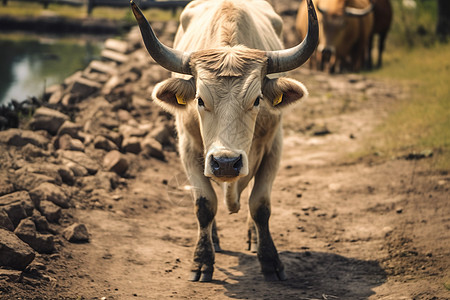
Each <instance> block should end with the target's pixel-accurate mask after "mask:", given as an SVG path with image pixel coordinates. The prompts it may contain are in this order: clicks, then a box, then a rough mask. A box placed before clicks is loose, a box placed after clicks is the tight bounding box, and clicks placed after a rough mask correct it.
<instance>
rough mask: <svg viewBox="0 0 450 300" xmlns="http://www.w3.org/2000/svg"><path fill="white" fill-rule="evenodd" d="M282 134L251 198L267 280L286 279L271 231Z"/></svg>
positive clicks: (263, 165) (260, 171)
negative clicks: (273, 189)
mask: <svg viewBox="0 0 450 300" xmlns="http://www.w3.org/2000/svg"><path fill="white" fill-rule="evenodd" d="M281 144H282V141H281V134H280V135H278V138H277V141H274V146H273V147H272V149H271V151H270V152H269V153H267V154H266V155H265V156H264V158H263V161H262V162H261V165H260V167H259V169H258V171H257V173H256V176H255V185H254V187H253V190H252V193H251V195H250V199H249V206H250V214H251V217H252V219H253V221H254V222H255V225H256V233H257V236H258V249H257V255H258V259H259V262H260V264H261V271H262V273H263V275H264V279H265V280H267V281H275V280H286V279H287V278H286V273H285V270H284V265H283V263H282V262H281V260H280V258H279V257H278V252H277V249H276V248H275V245H274V243H273V240H272V236H271V235H270V231H269V217H270V193H271V190H272V183H273V180H274V179H275V175H276V171H277V169H278V164H279V159H280V152H281Z"/></svg>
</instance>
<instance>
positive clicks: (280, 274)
mask: <svg viewBox="0 0 450 300" xmlns="http://www.w3.org/2000/svg"><path fill="white" fill-rule="evenodd" d="M263 275H264V280H265V281H285V280H287V276H286V272H284V270H280V271H277V272H270V273H264V274H263Z"/></svg>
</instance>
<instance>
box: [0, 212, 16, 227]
mask: <svg viewBox="0 0 450 300" xmlns="http://www.w3.org/2000/svg"><path fill="white" fill-rule="evenodd" d="M0 228H3V229H6V230H9V231H13V230H14V225H13V223H12V222H11V219H10V218H9V217H8V214H7V213H6V212H5V211H4V210H3V209H0Z"/></svg>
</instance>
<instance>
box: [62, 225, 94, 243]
mask: <svg viewBox="0 0 450 300" xmlns="http://www.w3.org/2000/svg"><path fill="white" fill-rule="evenodd" d="M63 237H64V238H65V239H66V240H68V241H69V242H71V243H84V242H88V241H89V233H88V230H87V228H86V225H84V224H79V223H75V224H73V225H71V226H69V227H67V228H66V229H64V231H63Z"/></svg>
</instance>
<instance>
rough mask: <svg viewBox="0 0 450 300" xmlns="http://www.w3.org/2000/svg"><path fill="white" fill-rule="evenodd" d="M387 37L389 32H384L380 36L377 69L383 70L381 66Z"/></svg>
mask: <svg viewBox="0 0 450 300" xmlns="http://www.w3.org/2000/svg"><path fill="white" fill-rule="evenodd" d="M386 36H387V31H386V32H382V33H380V34H379V40H378V63H377V68H381V65H382V63H383V61H382V60H383V51H384V45H385V42H386Z"/></svg>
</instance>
